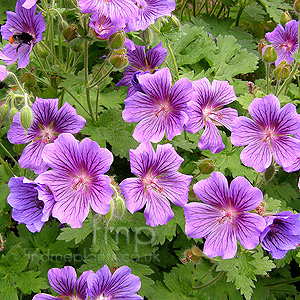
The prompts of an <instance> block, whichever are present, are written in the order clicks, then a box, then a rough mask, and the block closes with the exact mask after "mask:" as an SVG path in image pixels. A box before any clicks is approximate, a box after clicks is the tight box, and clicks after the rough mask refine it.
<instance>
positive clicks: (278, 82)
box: [275, 80, 280, 95]
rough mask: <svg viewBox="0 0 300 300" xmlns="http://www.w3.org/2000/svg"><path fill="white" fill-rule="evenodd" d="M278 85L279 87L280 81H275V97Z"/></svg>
mask: <svg viewBox="0 0 300 300" xmlns="http://www.w3.org/2000/svg"><path fill="white" fill-rule="evenodd" d="M279 85H280V80H277V82H276V87H275V95H277V92H278V89H279Z"/></svg>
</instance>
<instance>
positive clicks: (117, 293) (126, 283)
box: [87, 265, 143, 300]
mask: <svg viewBox="0 0 300 300" xmlns="http://www.w3.org/2000/svg"><path fill="white" fill-rule="evenodd" d="M87 285H88V290H87V291H88V295H89V297H90V298H91V300H100V299H103V300H106V299H107V300H114V299H119V300H123V299H124V300H125V299H126V300H142V299H143V297H141V296H139V295H137V294H136V292H137V291H138V290H139V289H140V288H141V281H140V278H139V277H138V276H135V275H133V274H131V269H130V268H128V267H127V266H123V267H120V268H118V269H117V270H116V271H115V272H114V273H113V275H111V272H110V270H109V268H108V266H106V265H105V266H104V267H103V268H102V269H100V270H98V271H97V273H96V274H95V273H92V274H91V275H89V277H88V279H87Z"/></svg>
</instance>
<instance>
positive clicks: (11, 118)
mask: <svg viewBox="0 0 300 300" xmlns="http://www.w3.org/2000/svg"><path fill="white" fill-rule="evenodd" d="M18 112H19V111H18V109H17V108H15V107H12V108H11V109H10V111H9V120H10V121H11V122H12V121H13V119H14V116H15V115H16V113H18Z"/></svg>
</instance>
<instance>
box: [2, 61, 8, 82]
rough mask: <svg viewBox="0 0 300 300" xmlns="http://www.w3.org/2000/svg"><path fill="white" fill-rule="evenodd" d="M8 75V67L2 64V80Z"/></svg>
mask: <svg viewBox="0 0 300 300" xmlns="http://www.w3.org/2000/svg"><path fill="white" fill-rule="evenodd" d="M6 77H7V70H6V67H5V66H2V65H0V81H3V80H4V79H5V78H6Z"/></svg>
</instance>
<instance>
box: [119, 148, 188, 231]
mask: <svg viewBox="0 0 300 300" xmlns="http://www.w3.org/2000/svg"><path fill="white" fill-rule="evenodd" d="M129 156H130V166H131V172H132V173H133V174H135V175H137V176H138V177H139V178H127V179H125V180H123V181H122V182H121V183H120V189H121V192H122V194H123V196H124V197H125V199H126V205H127V208H128V210H129V211H130V212H131V213H132V214H133V213H135V212H136V211H138V210H141V209H142V208H143V207H144V206H145V204H146V208H145V211H144V215H145V219H146V224H147V225H150V226H157V225H159V224H161V225H163V224H166V223H168V222H169V221H170V220H171V219H172V218H173V217H174V213H173V211H172V209H171V205H170V203H169V201H171V202H172V203H174V204H175V205H178V206H183V205H185V204H186V203H187V201H188V191H189V185H190V183H191V180H192V176H188V175H183V174H181V173H179V172H177V170H178V169H179V167H180V165H181V163H182V162H183V158H181V157H180V156H179V155H178V154H177V153H176V151H175V150H174V148H173V146H172V145H170V144H166V145H157V150H156V153H155V152H154V149H153V147H152V145H151V143H143V144H141V145H140V146H139V147H138V148H137V149H136V150H132V149H131V150H130V151H129Z"/></svg>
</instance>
